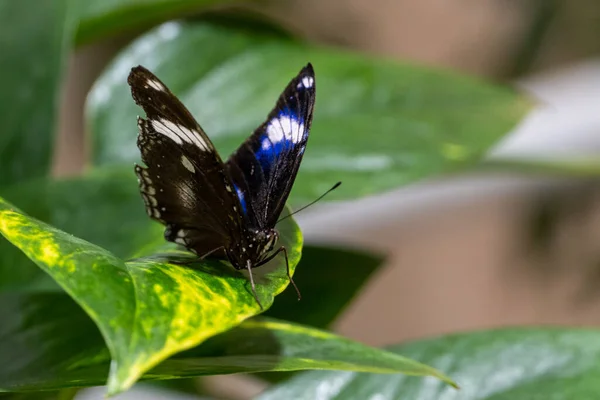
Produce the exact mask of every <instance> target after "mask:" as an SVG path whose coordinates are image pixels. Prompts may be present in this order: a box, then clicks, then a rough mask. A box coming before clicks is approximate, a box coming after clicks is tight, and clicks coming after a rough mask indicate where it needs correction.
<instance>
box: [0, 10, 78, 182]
mask: <svg viewBox="0 0 600 400" xmlns="http://www.w3.org/2000/svg"><path fill="white" fill-rule="evenodd" d="M73 28H74V20H73V18H69V15H67V0H56V1H42V2H40V1H37V0H22V1H14V0H0V71H2V74H1V75H0V87H2V90H0V120H1V121H2V134H1V135H0V155H1V156H0V171H2V172H1V173H0V186H2V185H6V184H9V183H13V182H20V181H21V180H23V179H27V178H31V177H35V176H42V175H47V174H48V171H49V169H50V161H51V156H52V147H53V143H54V137H53V133H54V130H55V128H56V124H57V118H56V116H57V110H58V102H59V98H60V96H59V89H60V85H61V77H62V71H63V66H64V63H65V58H66V56H67V54H68V53H67V52H68V50H69V48H70V46H69V45H70V40H71V36H72V32H73Z"/></svg>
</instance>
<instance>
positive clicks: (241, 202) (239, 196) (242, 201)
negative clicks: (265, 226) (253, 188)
mask: <svg viewBox="0 0 600 400" xmlns="http://www.w3.org/2000/svg"><path fill="white" fill-rule="evenodd" d="M233 187H234V188H235V193H236V194H237V197H238V199H240V204H241V205H242V211H244V214H247V213H248V211H247V210H246V199H245V198H244V192H242V190H241V189H240V188H239V187H238V186H237V185H233Z"/></svg>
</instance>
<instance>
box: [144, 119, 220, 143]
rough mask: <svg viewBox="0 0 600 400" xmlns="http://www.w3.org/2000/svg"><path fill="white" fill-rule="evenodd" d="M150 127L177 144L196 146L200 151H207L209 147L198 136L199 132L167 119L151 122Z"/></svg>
mask: <svg viewBox="0 0 600 400" xmlns="http://www.w3.org/2000/svg"><path fill="white" fill-rule="evenodd" d="M152 127H153V128H154V129H155V130H156V131H157V132H158V133H160V134H162V135H165V136H167V137H168V138H170V139H172V140H173V141H175V143H177V144H182V143H183V142H187V143H190V144H194V145H196V146H197V147H198V148H199V149H200V150H203V151H209V150H210V149H211V146H210V145H209V144H208V143H207V142H206V141H205V140H204V138H202V137H201V136H200V133H199V132H196V131H195V130H193V129H189V128H187V127H185V126H183V125H179V124H176V123H174V122H172V121H169V120H168V119H164V118H163V119H160V120H153V121H152Z"/></svg>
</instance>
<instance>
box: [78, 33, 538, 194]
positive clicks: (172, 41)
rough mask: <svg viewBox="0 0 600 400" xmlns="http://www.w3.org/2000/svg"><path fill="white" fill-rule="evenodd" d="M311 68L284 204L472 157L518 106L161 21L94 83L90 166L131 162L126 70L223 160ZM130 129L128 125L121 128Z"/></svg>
mask: <svg viewBox="0 0 600 400" xmlns="http://www.w3.org/2000/svg"><path fill="white" fill-rule="evenodd" d="M308 61H310V62H312V63H313V65H314V67H315V71H316V76H317V103H316V109H315V118H314V124H313V129H312V134H311V139H310V141H309V145H308V149H307V151H306V155H305V157H304V161H303V165H302V167H301V168H300V174H299V175H298V179H297V181H296V184H295V186H294V190H293V192H292V202H293V203H297V204H299V203H304V202H306V201H310V200H313V199H315V198H316V197H317V196H319V195H320V194H322V193H323V192H324V191H325V190H327V189H328V188H329V187H331V185H332V184H333V183H335V182H336V181H338V180H341V181H343V185H342V186H341V187H340V188H339V189H338V190H337V191H335V192H334V193H332V194H331V195H330V197H329V198H330V199H335V198H338V199H341V198H356V197H360V196H365V195H369V194H372V193H377V192H381V191H385V190H389V189H392V188H396V187H398V186H399V185H403V184H406V183H409V182H412V181H414V180H417V179H421V178H425V177H428V176H431V175H435V174H441V173H446V172H450V171H454V170H456V169H457V168H458V167H462V166H466V165H468V164H469V163H473V162H474V161H475V160H478V159H479V158H480V157H481V155H482V154H483V153H484V152H486V151H487V150H488V149H489V148H490V146H492V145H493V144H494V143H495V142H496V141H497V140H498V139H499V138H501V137H502V136H503V134H504V133H506V132H507V131H509V130H510V129H511V128H512V127H513V126H514V125H515V123H517V122H518V121H519V120H520V118H521V117H522V116H523V115H524V113H525V112H526V111H527V109H528V107H529V106H528V103H527V102H526V101H525V100H524V99H523V98H522V97H519V96H518V95H517V94H515V93H514V92H513V91H512V90H509V89H507V88H503V87H496V86H491V85H488V84H486V83H484V82H481V81H478V80H475V79H472V78H468V77H464V76H459V75H456V74H452V73H449V72H442V71H435V70H430V69H426V68H422V67H415V66H409V65H401V64H397V63H394V62H391V61H384V60H377V59H372V58H366V57H363V56H360V55H357V54H351V53H345V52H341V51H336V50H333V49H324V48H319V47H310V46H307V45H304V44H300V43H296V42H293V41H291V40H287V39H282V38H280V37H278V36H274V35H267V34H255V35H252V34H250V33H248V31H236V30H232V29H227V28H224V27H220V26H217V25H211V24H207V23H202V22H190V23H174V22H171V23H168V24H165V25H163V26H160V27H158V28H157V29H155V30H154V31H151V32H150V33H148V34H147V35H145V36H143V37H141V38H140V39H139V40H137V41H136V42H134V43H133V44H132V45H131V46H130V47H129V48H127V49H125V50H124V51H123V52H122V53H121V54H120V55H119V57H117V59H116V60H115V62H114V63H113V64H112V66H110V67H109V68H108V69H107V70H106V72H105V74H104V75H103V76H102V77H101V78H100V80H99V81H98V82H97V84H96V85H95V88H94V89H93V91H92V93H91V95H90V98H89V101H88V115H89V116H90V127H91V130H92V132H93V139H94V144H95V146H94V160H95V162H96V163H97V164H107V163H119V162H128V163H130V162H132V161H134V160H137V159H138V158H139V152H138V150H137V148H136V146H135V140H136V130H137V127H136V122H135V115H138V114H140V110H139V109H138V108H137V107H136V106H135V104H134V103H133V100H132V99H131V96H130V94H129V89H128V87H127V85H126V83H125V81H126V77H127V74H128V72H129V69H130V68H131V67H132V66H134V65H137V64H142V65H144V66H146V67H147V68H149V69H151V70H152V71H154V72H155V73H156V74H157V75H158V76H159V77H160V78H161V79H162V80H163V81H164V82H165V83H166V84H167V85H168V86H169V87H170V88H171V89H172V90H173V91H174V93H176V94H177V95H178V96H179V97H180V98H181V99H182V100H183V102H184V103H185V104H186V105H187V106H188V107H189V108H190V110H191V112H192V113H193V114H194V115H195V116H196V118H197V119H198V121H199V122H200V124H201V125H202V126H203V127H204V128H205V130H206V131H207V132H208V134H209V136H210V137H211V139H213V140H214V142H215V145H216V146H217V147H218V149H219V151H221V152H222V154H223V155H224V156H225V155H227V154H229V153H230V152H231V151H232V150H233V149H235V148H236V147H237V146H238V145H239V144H240V143H241V142H242V141H243V140H244V139H245V138H246V137H247V136H248V135H249V133H250V132H252V130H253V129H255V128H256V127H257V126H258V125H259V124H260V123H261V122H262V121H263V120H264V118H265V117H266V115H267V113H268V112H269V111H270V109H271V108H272V107H273V105H274V103H275V100H276V99H277V96H278V95H279V93H280V91H281V90H282V89H283V88H284V86H285V84H286V83H287V82H288V81H289V80H290V79H291V78H292V77H293V76H294V75H295V74H296V73H297V72H298V71H299V70H300V68H301V67H302V66H303V65H305V64H306V62H308ZM127 127H129V128H127Z"/></svg>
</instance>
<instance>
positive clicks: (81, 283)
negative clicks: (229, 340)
mask: <svg viewBox="0 0 600 400" xmlns="http://www.w3.org/2000/svg"><path fill="white" fill-rule="evenodd" d="M114 229H118V227H114ZM279 231H280V234H281V242H282V244H284V245H285V246H286V247H287V248H288V252H289V260H290V268H291V269H292V271H293V270H294V268H295V266H296V264H297V263H298V261H299V259H300V251H301V246H302V236H301V233H300V231H299V229H298V227H297V225H296V224H295V222H294V221H293V220H292V219H291V218H289V219H286V221H285V223H282V224H280V226H279ZM0 233H2V234H3V235H4V236H5V237H6V238H7V239H8V240H9V241H10V242H12V243H13V244H14V245H15V246H17V247H18V248H20V249H21V251H23V252H24V253H25V254H26V255H27V256H28V257H29V258H30V259H32V260H33V261H34V262H35V263H36V264H37V265H38V266H39V267H40V268H42V269H43V270H44V271H46V272H47V273H48V274H50V275H51V276H52V277H53V278H54V279H55V280H56V282H58V284H59V285H61V286H62V287H63V288H64V289H65V291H66V292H67V293H69V294H70V295H71V296H72V297H73V298H74V299H75V301H77V302H78V303H79V304H80V305H81V307H82V308H83V309H84V310H85V311H86V312H87V313H88V315H89V316H90V317H91V318H92V319H93V320H94V322H95V323H96V324H97V325H98V327H99V329H100V331H101V332H102V335H103V336H104V339H105V340H106V343H107V345H108V348H109V349H110V353H111V355H112V359H113V363H112V366H111V371H110V376H109V380H108V387H109V392H110V393H117V392H120V391H122V390H125V389H127V388H128V387H130V386H131V385H132V384H133V383H134V382H135V381H136V380H137V379H138V378H139V377H140V376H141V375H142V374H143V373H144V372H145V371H147V370H148V369H149V368H151V367H153V366H155V365H156V364H157V363H159V362H160V361H162V360H163V359H165V358H166V357H168V356H170V355H172V354H174V353H177V352H179V351H181V350H185V349H188V348H190V347H193V346H195V345H197V344H198V343H201V342H202V341H204V340H206V339H207V338H209V337H211V336H213V335H216V334H218V333H220V332H223V331H226V330H228V329H231V328H232V327H234V326H236V325H238V324H239V323H240V322H242V321H243V320H245V319H246V318H248V317H251V316H253V315H256V314H258V313H259V312H260V311H261V309H260V307H259V305H258V304H257V302H256V300H255V299H254V297H253V296H252V294H251V292H250V290H249V281H248V280H247V279H246V277H245V276H244V275H242V274H240V273H238V272H236V271H234V270H232V269H231V267H228V266H226V265H225V264H224V263H221V262H217V261H213V262H208V261H206V262H202V263H195V264H193V266H192V267H183V266H179V265H174V264H171V263H168V262H167V261H165V260H166V259H165V258H164V257H161V256H160V254H158V255H153V256H152V257H147V258H138V259H135V260H130V261H127V262H126V261H123V260H122V259H119V258H118V257H116V256H114V255H113V254H112V253H110V252H108V251H106V250H104V249H102V248H100V247H98V246H96V245H93V244H91V243H88V242H86V241H84V240H82V239H79V238H76V237H74V236H72V235H69V234H68V233H65V232H62V231H60V230H58V229H56V228H53V227H51V226H49V225H47V224H44V223H42V222H40V221H37V220H35V219H33V218H31V217H28V216H27V215H25V214H23V213H22V212H20V211H19V210H18V209H16V208H15V207H13V206H12V205H10V204H9V203H7V202H6V201H4V200H1V199H0ZM160 242H162V240H161V241H158V240H157V244H158V243H160ZM151 247H153V246H150V247H149V248H147V249H146V250H147V251H148V252H149V251H150V250H156V249H152V248H151ZM154 247H156V246H154ZM165 249H166V251H175V250H172V249H171V248H170V247H166V248H165ZM255 279H256V280H257V292H258V296H259V298H260V299H261V302H262V304H263V305H264V306H266V307H269V306H270V305H271V304H272V302H273V297H274V296H275V295H276V294H278V293H280V292H281V291H282V290H283V289H285V287H286V286H287V284H288V279H287V275H286V272H285V262H284V261H283V259H282V258H279V257H278V258H277V259H276V260H274V261H273V262H271V263H269V264H268V265H266V266H264V267H261V268H260V269H259V270H256V274H255Z"/></svg>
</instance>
